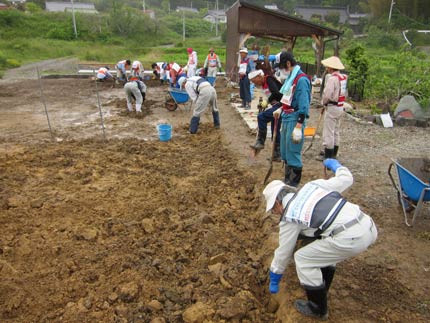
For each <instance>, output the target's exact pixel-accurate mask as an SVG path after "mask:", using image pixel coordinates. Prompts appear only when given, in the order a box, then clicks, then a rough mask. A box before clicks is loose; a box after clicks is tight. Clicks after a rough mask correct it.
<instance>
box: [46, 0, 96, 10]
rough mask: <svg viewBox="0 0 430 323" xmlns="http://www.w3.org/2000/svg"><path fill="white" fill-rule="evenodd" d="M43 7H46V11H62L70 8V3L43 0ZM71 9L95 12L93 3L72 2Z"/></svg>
mask: <svg viewBox="0 0 430 323" xmlns="http://www.w3.org/2000/svg"><path fill="white" fill-rule="evenodd" d="M45 8H46V11H51V12H64V11H69V10H72V3H71V2H58V1H49V2H48V1H47V2H45ZM73 9H74V10H77V11H84V12H94V13H96V12H97V10H96V8H95V7H94V3H84V2H74V3H73Z"/></svg>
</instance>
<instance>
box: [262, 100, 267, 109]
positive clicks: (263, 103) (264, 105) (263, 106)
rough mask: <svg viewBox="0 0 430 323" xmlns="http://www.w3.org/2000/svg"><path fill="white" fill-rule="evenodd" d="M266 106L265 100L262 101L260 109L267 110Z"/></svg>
mask: <svg viewBox="0 0 430 323" xmlns="http://www.w3.org/2000/svg"><path fill="white" fill-rule="evenodd" d="M267 105H268V103H267V100H263V101H262V102H261V107H262V108H263V109H266V108H267Z"/></svg>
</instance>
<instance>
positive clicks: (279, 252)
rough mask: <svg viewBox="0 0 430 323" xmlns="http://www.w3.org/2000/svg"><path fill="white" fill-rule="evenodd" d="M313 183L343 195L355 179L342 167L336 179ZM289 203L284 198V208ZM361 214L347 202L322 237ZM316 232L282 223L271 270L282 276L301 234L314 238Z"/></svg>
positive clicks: (301, 225)
mask: <svg viewBox="0 0 430 323" xmlns="http://www.w3.org/2000/svg"><path fill="white" fill-rule="evenodd" d="M311 183H313V184H316V185H318V186H319V187H321V188H323V189H325V190H328V191H336V192H339V193H342V192H343V191H345V190H346V189H347V188H349V187H350V186H351V185H352V183H353V177H352V174H351V172H350V171H349V170H348V168H346V167H343V166H342V167H339V168H338V169H337V171H336V175H335V177H332V178H330V179H327V180H323V179H318V180H315V181H312V182H311ZM288 201H289V197H287V198H284V200H283V206H284V207H285V206H286V204H287V203H288ZM360 212H361V211H360V208H359V207H358V206H357V205H355V204H352V203H349V202H346V204H345V205H344V206H343V207H342V209H341V210H340V212H339V213H338V215H337V217H336V219H335V220H334V221H333V223H332V224H331V225H330V226H329V227H328V228H327V229H326V230H325V232H323V233H322V234H321V236H322V237H325V236H328V235H329V234H330V232H331V231H332V230H333V229H334V228H336V227H338V226H341V225H342V224H344V223H347V222H349V221H351V220H352V219H354V218H357V217H358V215H359V214H360ZM316 230H317V229H315V228H309V227H307V226H306V225H304V224H300V223H293V222H288V221H281V222H280V224H279V247H278V248H277V249H276V250H275V256H274V258H273V260H272V264H271V267H270V270H271V271H272V272H274V273H277V274H282V273H283V272H284V271H285V268H286V267H287V265H288V263H289V262H290V261H291V258H292V256H293V252H294V248H295V246H296V242H297V238H298V236H299V234H302V235H304V236H307V237H314V233H315V231H316Z"/></svg>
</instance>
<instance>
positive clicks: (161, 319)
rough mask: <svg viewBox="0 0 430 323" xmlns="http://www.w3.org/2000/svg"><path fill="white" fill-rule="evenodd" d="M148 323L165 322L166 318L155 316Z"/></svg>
mask: <svg viewBox="0 0 430 323" xmlns="http://www.w3.org/2000/svg"><path fill="white" fill-rule="evenodd" d="M150 323H166V320H165V319H164V318H163V317H155V318H153V319H152V320H151V322H150Z"/></svg>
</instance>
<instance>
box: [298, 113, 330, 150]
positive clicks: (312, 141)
mask: <svg viewBox="0 0 430 323" xmlns="http://www.w3.org/2000/svg"><path fill="white" fill-rule="evenodd" d="M324 110H325V109H324V108H323V110H322V111H321V113H320V117H319V118H318V123H317V127H316V128H315V132H314V134H313V135H312V139H311V143H310V145H309V147H308V148H306V149H305V150H304V151H303V154H304V153H306V152H307V151H308V150H309V149H311V147H312V145H313V143H314V139H315V135H316V134H317V131H318V128H319V127H320V124H321V121H322V119H323V115H324Z"/></svg>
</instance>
